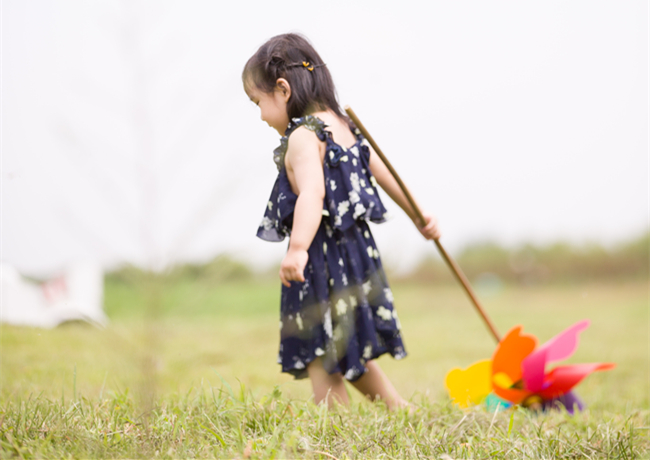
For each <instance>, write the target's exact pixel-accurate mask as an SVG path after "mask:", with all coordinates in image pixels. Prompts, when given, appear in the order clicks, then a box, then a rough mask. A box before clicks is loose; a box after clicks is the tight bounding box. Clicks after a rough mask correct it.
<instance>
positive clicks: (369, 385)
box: [350, 361, 409, 410]
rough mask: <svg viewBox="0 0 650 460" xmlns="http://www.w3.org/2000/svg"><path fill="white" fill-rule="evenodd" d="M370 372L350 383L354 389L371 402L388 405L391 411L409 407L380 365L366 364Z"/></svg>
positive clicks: (373, 362)
mask: <svg viewBox="0 0 650 460" xmlns="http://www.w3.org/2000/svg"><path fill="white" fill-rule="evenodd" d="M366 369H368V371H367V372H366V373H365V374H363V375H362V376H361V377H360V378H359V379H358V380H357V381H356V382H350V383H352V385H354V387H355V388H356V389H357V390H359V391H360V392H361V393H363V394H364V395H365V396H367V397H368V398H370V400H371V401H374V400H376V399H381V400H382V401H384V402H385V403H386V405H387V406H388V408H389V409H390V410H393V409H397V408H400V407H406V406H408V405H409V403H408V401H406V400H405V399H404V398H402V397H401V396H400V395H399V393H398V392H397V390H396V389H395V387H394V386H393V384H392V383H390V380H388V377H386V374H384V371H382V370H381V367H379V364H377V363H376V362H375V361H368V362H367V363H366Z"/></svg>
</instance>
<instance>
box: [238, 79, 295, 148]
mask: <svg viewBox="0 0 650 460" xmlns="http://www.w3.org/2000/svg"><path fill="white" fill-rule="evenodd" d="M280 80H284V79H279V80H278V86H276V88H275V90H274V91H273V92H272V93H265V92H262V91H260V90H259V89H258V88H257V87H254V86H253V87H252V88H251V89H250V90H249V92H248V97H250V99H251V101H253V102H254V103H255V104H256V105H257V106H258V107H259V108H260V115H261V118H262V121H265V122H266V123H267V124H268V125H269V126H270V127H271V128H273V129H275V130H276V131H277V132H278V133H279V134H280V136H284V132H285V131H286V129H287V126H288V125H289V116H288V115H287V101H288V100H289V96H290V95H291V91H290V90H289V87H288V84H286V85H285V84H284V82H281V81H280Z"/></svg>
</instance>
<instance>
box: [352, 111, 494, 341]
mask: <svg viewBox="0 0 650 460" xmlns="http://www.w3.org/2000/svg"><path fill="white" fill-rule="evenodd" d="M345 112H346V113H347V114H348V116H349V117H350V119H351V120H352V121H353V122H354V124H355V125H356V126H357V128H359V131H361V134H363V136H364V137H365V138H366V139H367V140H368V142H370V145H371V146H372V148H373V149H374V150H375V152H377V155H379V158H381V160H382V161H383V162H384V164H385V165H386V167H387V168H388V170H389V171H390V173H391V174H392V175H393V177H394V178H395V180H396V181H397V184H398V185H399V187H400V188H401V189H402V192H404V195H406V199H407V200H408V202H409V203H410V205H411V207H412V208H413V211H414V212H415V215H416V216H417V218H418V220H419V221H420V223H421V224H422V226H424V225H425V224H426V222H425V220H424V216H423V215H422V211H420V208H419V207H418V205H417V204H416V203H415V200H413V197H412V196H411V193H410V192H409V191H408V189H407V188H406V185H404V182H402V179H401V178H400V177H399V175H398V174H397V171H395V168H393V165H391V164H390V162H389V161H388V158H386V156H385V155H384V153H383V152H382V151H381V149H380V148H379V146H378V145H377V143H376V142H375V140H374V139H373V138H372V136H371V135H370V133H368V131H367V130H366V128H365V127H364V126H363V124H362V123H361V121H360V120H359V118H357V116H356V114H355V113H354V111H353V110H352V109H351V108H350V106H345ZM433 242H434V243H435V244H436V247H437V248H438V251H440V255H441V256H442V258H443V259H444V260H445V262H446V263H447V266H448V267H449V268H450V269H451V271H452V273H453V274H454V275H455V276H456V279H457V280H458V281H459V282H460V284H461V285H462V286H463V288H465V292H466V293H467V295H468V296H469V298H470V300H471V301H472V303H473V304H474V307H476V310H477V311H478V313H479V314H480V315H481V317H482V318H483V321H484V322H485V324H486V326H487V327H488V329H489V330H490V332H491V333H492V335H493V336H494V339H495V340H496V341H497V343H499V342H500V341H501V339H500V337H499V333H498V332H497V330H496V328H495V327H494V324H493V323H492V321H491V320H490V318H489V317H488V316H487V314H486V313H485V310H484V309H483V307H482V306H481V303H480V302H479V300H478V297H476V294H474V290H473V289H472V287H471V286H470V284H469V281H468V280H467V277H466V276H465V274H464V273H463V271H462V270H461V269H460V267H459V266H458V264H456V262H454V260H453V259H452V258H451V257H450V256H449V254H447V251H445V248H443V247H442V245H441V244H440V241H439V240H437V239H434V240H433Z"/></svg>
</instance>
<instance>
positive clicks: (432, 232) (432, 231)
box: [416, 213, 440, 240]
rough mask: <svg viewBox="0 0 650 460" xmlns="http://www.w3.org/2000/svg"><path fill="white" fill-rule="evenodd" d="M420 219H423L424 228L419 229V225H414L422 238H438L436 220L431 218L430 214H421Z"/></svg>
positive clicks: (438, 230) (438, 231)
mask: <svg viewBox="0 0 650 460" xmlns="http://www.w3.org/2000/svg"><path fill="white" fill-rule="evenodd" d="M422 217H424V220H425V222H426V224H425V225H424V227H420V226H419V225H417V224H416V227H417V228H418V230H420V233H422V236H424V237H425V238H426V239H427V240H437V239H438V238H440V229H438V220H437V219H436V218H435V217H433V216H432V215H431V214H427V213H423V214H422Z"/></svg>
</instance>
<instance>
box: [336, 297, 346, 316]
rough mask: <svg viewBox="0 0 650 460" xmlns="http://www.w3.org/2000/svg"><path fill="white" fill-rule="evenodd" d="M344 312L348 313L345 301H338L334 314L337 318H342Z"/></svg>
mask: <svg viewBox="0 0 650 460" xmlns="http://www.w3.org/2000/svg"><path fill="white" fill-rule="evenodd" d="M346 311H348V304H347V303H345V300H343V299H339V301H338V302H336V314H337V315H338V316H343V315H345V312H346Z"/></svg>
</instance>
